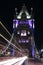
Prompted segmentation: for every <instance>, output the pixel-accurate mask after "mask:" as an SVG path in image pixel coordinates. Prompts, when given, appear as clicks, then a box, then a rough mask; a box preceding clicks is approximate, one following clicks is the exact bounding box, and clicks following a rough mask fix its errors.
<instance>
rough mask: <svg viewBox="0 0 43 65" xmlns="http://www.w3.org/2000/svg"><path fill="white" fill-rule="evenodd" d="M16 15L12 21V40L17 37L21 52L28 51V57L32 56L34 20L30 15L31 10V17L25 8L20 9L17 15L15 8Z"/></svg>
mask: <svg viewBox="0 0 43 65" xmlns="http://www.w3.org/2000/svg"><path fill="white" fill-rule="evenodd" d="M15 11H16V15H15V18H14V19H13V31H14V38H15V37H17V39H16V40H17V42H18V44H19V45H20V46H21V47H22V49H23V50H25V51H26V50H28V54H29V56H34V47H35V44H34V36H33V31H34V19H33V15H32V11H33V8H31V15H30V14H29V13H28V11H27V9H26V6H25V5H24V6H23V7H22V10H21V12H20V13H19V14H18V12H17V8H15Z"/></svg>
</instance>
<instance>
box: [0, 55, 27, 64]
mask: <svg viewBox="0 0 43 65" xmlns="http://www.w3.org/2000/svg"><path fill="white" fill-rule="evenodd" d="M27 59H28V57H27V56H24V57H19V58H13V59H8V60H5V61H1V62H0V65H12V64H14V65H21V64H23V62H24V61H25V60H27Z"/></svg>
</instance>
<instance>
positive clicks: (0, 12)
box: [0, 0, 43, 49]
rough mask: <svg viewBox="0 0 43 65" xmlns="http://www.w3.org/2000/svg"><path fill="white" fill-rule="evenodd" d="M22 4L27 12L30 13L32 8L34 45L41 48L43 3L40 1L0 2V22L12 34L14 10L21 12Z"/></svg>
mask: <svg viewBox="0 0 43 65" xmlns="http://www.w3.org/2000/svg"><path fill="white" fill-rule="evenodd" d="M23 3H25V5H26V7H27V10H28V11H29V13H30V9H31V7H33V12H34V19H35V34H34V37H35V43H36V46H37V48H38V49H41V48H42V47H43V1H42V0H14V1H13V0H12V1H11V0H9V1H8V0H6V1H5V0H0V21H2V23H3V24H4V25H5V27H6V28H7V29H8V30H9V31H10V33H12V31H13V30H12V24H13V21H12V20H13V18H14V14H15V8H16V7H17V9H18V12H19V11H20V10H21V8H22V5H23Z"/></svg>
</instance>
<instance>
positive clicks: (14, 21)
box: [13, 19, 18, 28]
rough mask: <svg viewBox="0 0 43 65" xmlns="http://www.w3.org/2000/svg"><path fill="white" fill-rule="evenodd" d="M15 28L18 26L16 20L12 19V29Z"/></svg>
mask: <svg viewBox="0 0 43 65" xmlns="http://www.w3.org/2000/svg"><path fill="white" fill-rule="evenodd" d="M17 26H18V20H15V19H14V20H13V28H14V27H16V28H17Z"/></svg>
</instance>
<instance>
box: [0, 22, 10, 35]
mask: <svg viewBox="0 0 43 65" xmlns="http://www.w3.org/2000/svg"><path fill="white" fill-rule="evenodd" d="M0 24H1V25H2V27H3V28H4V29H5V30H6V31H7V33H8V34H9V35H10V36H11V34H10V32H9V31H8V30H7V28H6V27H5V26H4V25H3V24H2V23H1V21H0Z"/></svg>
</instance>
